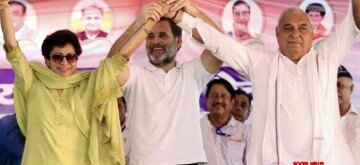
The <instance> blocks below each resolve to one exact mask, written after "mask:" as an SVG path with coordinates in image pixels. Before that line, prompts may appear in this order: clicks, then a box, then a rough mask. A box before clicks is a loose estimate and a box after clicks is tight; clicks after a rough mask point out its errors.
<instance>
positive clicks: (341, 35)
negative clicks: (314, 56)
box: [316, 3, 360, 66]
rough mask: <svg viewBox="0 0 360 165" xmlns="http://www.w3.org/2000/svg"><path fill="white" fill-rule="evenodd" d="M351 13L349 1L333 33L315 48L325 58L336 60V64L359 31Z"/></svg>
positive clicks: (340, 61)
mask: <svg viewBox="0 0 360 165" xmlns="http://www.w3.org/2000/svg"><path fill="white" fill-rule="evenodd" d="M352 13H353V12H352V5H351V3H350V5H349V9H348V14H347V16H346V17H345V19H344V20H343V21H342V22H341V23H340V24H339V26H338V27H336V29H335V31H334V33H333V34H331V35H330V36H329V37H328V38H326V39H325V40H324V41H323V42H321V43H320V44H319V46H318V47H317V48H316V50H317V51H319V52H323V53H324V54H325V55H326V56H327V58H329V59H334V60H337V61H336V62H337V64H338V65H337V66H339V65H340V64H341V63H342V61H343V60H344V58H345V56H346V54H347V53H348V51H349V50H350V49H351V47H352V45H353V43H354V41H355V39H356V38H357V36H358V35H359V33H360V30H359V29H358V28H357V26H356V24H355V20H354V16H353V14H352Z"/></svg>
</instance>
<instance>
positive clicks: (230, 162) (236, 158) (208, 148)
mask: <svg viewBox="0 0 360 165" xmlns="http://www.w3.org/2000/svg"><path fill="white" fill-rule="evenodd" d="M234 98H235V91H234V88H233V87H232V86H231V84H230V83H229V82H227V81H226V80H224V79H214V80H212V81H210V82H209V84H208V85H207V88H206V105H207V109H208V111H209V112H210V113H209V114H208V115H207V116H204V118H203V119H201V130H202V135H203V141H204V149H205V153H206V158H207V161H208V163H209V164H210V165H225V164H226V165H243V164H245V152H246V148H247V147H249V143H250V127H248V126H246V125H244V124H243V123H241V122H239V121H237V120H236V119H235V118H234V117H233V116H231V114H230V111H231V108H232V106H233V104H234Z"/></svg>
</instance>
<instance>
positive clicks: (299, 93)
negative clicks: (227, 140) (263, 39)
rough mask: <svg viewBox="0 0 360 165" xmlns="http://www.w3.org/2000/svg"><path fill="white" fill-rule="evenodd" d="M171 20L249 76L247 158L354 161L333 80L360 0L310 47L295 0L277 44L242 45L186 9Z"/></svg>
mask: <svg viewBox="0 0 360 165" xmlns="http://www.w3.org/2000/svg"><path fill="white" fill-rule="evenodd" d="M175 21H180V23H179V24H178V25H179V26H181V27H184V28H187V29H191V30H190V32H192V34H193V37H194V38H195V39H196V40H198V41H199V42H200V43H204V45H205V46H204V47H206V48H207V49H208V50H210V51H211V52H212V53H213V54H214V55H215V56H216V57H217V58H219V59H221V60H223V61H224V62H226V63H228V64H229V65H230V66H232V67H234V68H235V69H236V70H239V71H240V72H241V73H242V74H243V75H245V77H247V78H248V79H249V80H251V82H252V87H253V96H254V109H256V110H255V111H253V113H252V115H253V116H252V133H251V138H252V139H251V143H250V148H249V151H248V154H247V163H249V164H293V163H296V162H299V161H300V162H322V163H324V164H336V165H337V164H354V162H353V158H352V156H351V153H350V150H349V148H348V145H347V144H346V141H345V139H344V137H343V136H342V133H341V128H340V123H339V122H340V120H337V119H339V113H338V106H337V105H336V101H337V100H336V99H337V97H336V96H337V92H336V90H335V89H336V88H335V86H336V82H335V81H334V80H335V79H336V75H337V68H338V66H339V65H340V63H341V62H342V61H343V59H344V58H345V55H346V54H347V51H348V50H349V49H350V48H351V46H352V44H353V42H354V40H355V39H356V37H357V36H358V34H359V32H360V31H359V27H360V0H351V5H350V6H349V14H348V16H347V17H346V18H345V19H344V22H343V23H341V24H340V25H339V26H338V27H337V29H336V31H335V33H333V34H332V35H331V36H329V37H328V38H327V39H326V41H323V42H322V43H320V44H319V45H318V47H316V48H312V38H313V28H312V26H311V23H310V20H309V18H308V16H307V14H306V13H305V12H304V11H302V10H301V9H300V8H298V7H292V8H289V9H287V10H285V11H284V12H283V13H282V14H281V15H280V18H279V22H278V25H277V28H276V37H277V41H278V43H279V50H278V51H276V52H268V51H262V50H257V49H252V48H250V47H248V46H245V45H243V44H241V43H239V42H237V41H235V40H233V39H231V38H229V37H227V36H226V35H224V34H222V33H220V32H219V31H217V30H215V29H214V28H212V27H211V26H209V25H207V24H206V23H203V22H202V21H201V20H199V18H194V17H192V16H190V15H188V14H186V13H185V14H183V15H182V16H181V17H179V19H178V20H175ZM199 36H200V37H199ZM199 38H200V39H199ZM299 121H301V122H299Z"/></svg>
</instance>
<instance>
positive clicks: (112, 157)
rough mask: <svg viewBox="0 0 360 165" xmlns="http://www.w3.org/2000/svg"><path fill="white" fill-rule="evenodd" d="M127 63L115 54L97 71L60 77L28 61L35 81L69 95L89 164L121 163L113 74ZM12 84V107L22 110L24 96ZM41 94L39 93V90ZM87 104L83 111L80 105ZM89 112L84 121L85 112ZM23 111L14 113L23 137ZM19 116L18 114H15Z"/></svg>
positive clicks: (116, 94)
mask: <svg viewBox="0 0 360 165" xmlns="http://www.w3.org/2000/svg"><path fill="white" fill-rule="evenodd" d="M126 64H127V62H126V61H125V60H123V59H122V58H121V57H120V56H119V55H115V56H113V57H112V58H111V59H106V60H103V61H102V62H101V63H100V66H99V68H98V69H97V70H94V71H81V72H76V73H74V74H73V75H71V76H69V77H65V78H64V77H61V76H59V75H57V74H56V73H54V72H53V71H51V70H50V69H48V68H47V67H45V66H44V65H42V64H41V63H39V62H31V63H30V68H31V69H32V70H33V73H34V75H35V77H36V78H38V79H39V80H40V81H41V82H42V84H43V85H44V86H46V87H47V88H49V89H67V90H68V92H71V94H70V96H72V98H69V99H71V101H70V102H71V110H72V112H73V115H74V118H75V120H76V124H77V125H78V127H79V128H80V130H81V132H82V133H83V134H84V135H85V136H86V138H88V139H89V148H88V156H89V159H90V162H91V164H93V165H98V164H103V162H111V164H125V159H124V150H123V144H122V134H121V126H120V120H119V112H118V109H117V100H116V99H117V98H118V97H121V96H122V92H121V90H120V87H119V85H118V83H117V80H116V77H115V75H116V74H117V73H118V72H119V71H120V70H122V68H123V67H124V66H126ZM16 84H17V83H16V80H15V85H14V104H15V107H16V109H17V108H26V100H25V97H24V96H22V94H21V92H20V91H19V89H17V85H16ZM39 92H41V91H39ZM89 104H90V105H91V106H90V107H91V109H86V108H85V107H84V105H89ZM89 110H90V111H91V113H90V114H91V116H89V117H90V118H89V119H88V118H87V116H86V113H85V111H89ZM22 112H26V111H17V118H18V123H19V125H20V128H21V129H22V131H23V133H24V134H25V135H26V127H24V125H23V124H20V123H26V117H25V114H21V113H22ZM18 113H20V114H18ZM100 159H101V160H100Z"/></svg>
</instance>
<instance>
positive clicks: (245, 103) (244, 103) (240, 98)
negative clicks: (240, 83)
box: [231, 89, 251, 123]
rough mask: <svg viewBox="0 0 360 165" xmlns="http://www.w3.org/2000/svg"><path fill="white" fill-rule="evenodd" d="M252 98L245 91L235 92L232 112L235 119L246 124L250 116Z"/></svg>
mask: <svg viewBox="0 0 360 165" xmlns="http://www.w3.org/2000/svg"><path fill="white" fill-rule="evenodd" d="M250 107H251V98H250V96H249V95H248V94H247V93H246V92H245V91H243V90H241V89H238V90H236V91H235V102H234V106H233V108H232V110H231V114H232V115H233V116H234V118H235V119H236V120H238V121H240V122H242V123H244V122H245V121H246V120H247V119H248V118H249V115H250Z"/></svg>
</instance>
